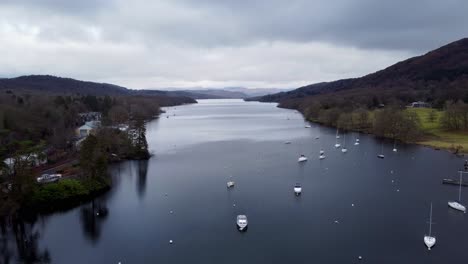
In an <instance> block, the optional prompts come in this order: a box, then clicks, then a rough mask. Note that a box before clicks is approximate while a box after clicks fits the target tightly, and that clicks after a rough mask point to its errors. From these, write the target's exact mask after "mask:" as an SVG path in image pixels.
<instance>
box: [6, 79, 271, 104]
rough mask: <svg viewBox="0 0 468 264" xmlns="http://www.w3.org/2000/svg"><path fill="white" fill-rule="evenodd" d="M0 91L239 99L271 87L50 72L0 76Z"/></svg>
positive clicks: (265, 90)
mask: <svg viewBox="0 0 468 264" xmlns="http://www.w3.org/2000/svg"><path fill="white" fill-rule="evenodd" d="M0 90H12V91H24V92H33V93H34V92H39V93H50V94H80V95H96V96H105V95H109V96H118V95H148V96H180V97H189V98H192V99H222V98H240V99H242V98H247V97H250V96H256V94H261V95H265V94H268V93H269V92H271V91H273V90H272V89H252V91H250V89H248V88H243V87H235V88H220V89H215V88H212V89H197V90H182V89H180V90H179V89H177V90H134V89H129V88H126V87H122V86H118V85H114V84H109V83H97V82H90V81H81V80H76V79H72V78H64V77H57V76H52V75H27V76H19V77H15V78H0ZM262 90H263V92H262Z"/></svg>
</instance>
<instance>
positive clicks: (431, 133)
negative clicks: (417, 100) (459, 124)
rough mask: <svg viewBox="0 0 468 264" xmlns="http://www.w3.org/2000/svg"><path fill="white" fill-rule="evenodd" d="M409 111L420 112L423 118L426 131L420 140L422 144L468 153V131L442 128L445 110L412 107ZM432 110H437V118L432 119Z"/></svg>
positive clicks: (422, 124) (423, 126) (420, 116)
mask: <svg viewBox="0 0 468 264" xmlns="http://www.w3.org/2000/svg"><path fill="white" fill-rule="evenodd" d="M407 111H413V112H415V113H417V114H418V116H419V118H420V120H421V128H422V129H423V131H424V132H425V134H426V135H425V137H424V139H423V140H421V141H420V142H418V143H419V144H422V145H427V146H431V147H434V148H440V149H451V150H455V149H456V148H458V149H460V150H459V151H460V152H464V153H468V132H466V131H456V132H453V131H447V130H445V129H443V128H442V124H441V121H440V120H441V117H442V115H443V111H437V110H434V109H429V108H411V109H408V110H407ZM431 111H436V115H435V119H434V120H433V121H431V120H430V113H431Z"/></svg>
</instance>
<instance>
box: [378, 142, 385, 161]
mask: <svg viewBox="0 0 468 264" xmlns="http://www.w3.org/2000/svg"><path fill="white" fill-rule="evenodd" d="M381 146H382V147H381V150H380V154H379V155H377V157H378V158H379V159H384V158H385V155H384V154H383V142H382V144H381Z"/></svg>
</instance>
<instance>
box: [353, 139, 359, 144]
mask: <svg viewBox="0 0 468 264" xmlns="http://www.w3.org/2000/svg"><path fill="white" fill-rule="evenodd" d="M354 145H355V146H358V145H359V138H356V142H354Z"/></svg>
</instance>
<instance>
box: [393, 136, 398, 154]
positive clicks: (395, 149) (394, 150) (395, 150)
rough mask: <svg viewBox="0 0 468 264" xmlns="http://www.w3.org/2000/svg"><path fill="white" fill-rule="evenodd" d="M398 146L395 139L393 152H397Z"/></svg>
mask: <svg viewBox="0 0 468 264" xmlns="http://www.w3.org/2000/svg"><path fill="white" fill-rule="evenodd" d="M397 151H398V150H397V148H396V139H395V140H394V141H393V152H397Z"/></svg>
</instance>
